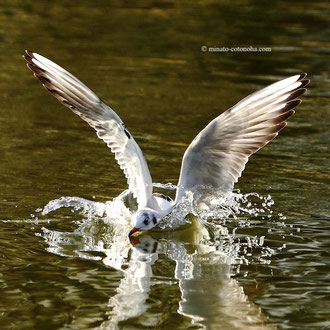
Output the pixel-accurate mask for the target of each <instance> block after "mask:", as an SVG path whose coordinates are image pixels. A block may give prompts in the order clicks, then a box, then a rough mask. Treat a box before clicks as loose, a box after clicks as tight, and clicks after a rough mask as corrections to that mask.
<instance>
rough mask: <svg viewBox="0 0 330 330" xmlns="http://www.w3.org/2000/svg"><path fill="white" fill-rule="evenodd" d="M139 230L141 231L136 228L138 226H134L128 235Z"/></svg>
mask: <svg viewBox="0 0 330 330" xmlns="http://www.w3.org/2000/svg"><path fill="white" fill-rule="evenodd" d="M137 231H139V229H138V228H136V227H134V228H133V229H132V230H131V231H130V232H129V234H128V236H131V235H133V234H134V233H136V232H137Z"/></svg>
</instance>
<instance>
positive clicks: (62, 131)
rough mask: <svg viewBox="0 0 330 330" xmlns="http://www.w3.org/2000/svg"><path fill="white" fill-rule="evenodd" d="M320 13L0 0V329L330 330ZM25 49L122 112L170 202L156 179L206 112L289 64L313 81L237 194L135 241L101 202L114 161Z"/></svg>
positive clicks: (174, 175)
mask: <svg viewBox="0 0 330 330" xmlns="http://www.w3.org/2000/svg"><path fill="white" fill-rule="evenodd" d="M329 17H330V11H329V5H328V3H327V2H325V1H318V2H315V1H303V2H301V1H291V2H289V3H288V2H283V1H275V2H273V4H272V6H270V5H269V3H268V2H265V1H258V2H256V1H244V2H243V1H242V2H237V3H235V5H233V4H232V3H228V2H226V1H203V2H202V1H197V2H194V3H193V4H192V3H190V2H189V3H188V2H185V1H181V2H179V3H177V2H174V1H158V2H152V1H142V2H139V4H133V3H131V2H130V1H114V2H112V3H111V4H109V3H108V2H106V1H96V2H93V3H91V2H89V1H80V2H79V6H78V5H76V4H73V3H72V2H69V1H62V2H61V3H49V2H41V1H40V2H38V1H33V2H32V1H24V2H23V1H4V4H3V5H2V6H1V9H0V40H1V43H0V49H1V52H0V59H1V63H2V70H1V73H0V76H1V79H0V103H1V111H0V133H1V134H0V142H1V144H0V145H1V147H0V220H1V223H0V243H1V254H0V256H1V263H0V286H1V291H2V297H1V302H0V311H1V312H0V324H1V327H2V328H24V329H29V328H38V329H39V328H40V329H42V328H48V329H49V328H124V329H138V328H164V329H168V328H171V327H172V328H175V329H186V328H192V329H200V328H203V327H206V328H209V329H260V328H265V329H268V328H270V329H271V328H285V329H301V328H306V329H314V328H320V329H323V328H324V329H325V328H328V327H330V320H329V308H328V305H329V296H330V292H329V291H330V278H329V270H330V266H329V264H330V258H329V253H330V246H329V238H330V227H329V219H330V216H329V195H330V194H329V183H330V173H329V165H330V161H329V158H330V153H329V137H330V134H329V120H330V112H329V106H328V102H329V97H330V93H329V86H330V77H329V64H328V63H329V60H328V57H329V56H328V55H329V52H330V48H329V34H330V30H329V24H328V23H329ZM202 46H207V47H214V46H218V47H249V46H253V47H271V49H272V51H271V52H252V53H247V52H226V53H220V52H215V53H211V52H203V51H201V47H202ZM26 48H27V49H32V50H34V51H37V52H39V53H41V54H43V55H45V56H46V57H49V58H51V59H52V60H54V61H55V62H57V63H59V64H60V65H62V66H64V67H65V68H67V69H68V70H69V71H71V72H72V73H73V74H75V75H77V76H78V77H79V78H80V79H81V80H82V81H84V82H85V83H86V84H87V85H88V86H89V87H90V88H92V89H93V90H94V91H95V92H96V93H97V94H98V95H99V96H100V97H101V98H102V99H104V100H105V101H106V102H107V103H108V104H109V105H111V107H112V108H113V109H114V110H115V111H117V112H118V114H119V115H120V117H121V118H122V119H123V120H124V122H125V124H126V126H127V127H128V128H129V130H130V132H131V133H132V134H133V135H134V137H135V139H136V140H137V141H138V143H139V145H140V146H141V148H142V150H143V151H144V154H145V155H146V158H147V160H148V164H149V168H150V171H151V174H152V176H153V181H154V182H157V183H161V185H160V188H158V190H160V191H163V192H166V193H169V194H170V195H172V196H173V194H174V191H173V190H171V189H167V188H168V187H166V186H164V185H166V184H167V183H172V184H174V185H175V184H176V183H177V180H178V176H179V171H180V163H181V159H182V155H183V153H184V151H185V149H186V148H187V146H188V145H189V143H190V142H191V140H192V139H193V138H194V137H195V136H196V134H197V133H198V132H199V131H200V130H201V129H202V128H204V127H205V125H206V124H207V123H208V122H209V121H210V120H212V119H213V118H214V117H216V116H217V115H219V114H220V113H221V112H222V111H224V110H225V109H227V108H228V107H230V106H232V105H233V104H235V103H236V102H237V101H239V100H240V99H242V98H243V97H245V96H246V95H247V94H249V93H251V92H253V91H255V90H257V89H260V88H262V87H264V86H266V85H267V84H270V83H272V82H275V81H277V80H280V79H282V78H284V77H287V76H289V75H292V74H296V73H300V72H308V73H309V78H310V79H311V80H312V82H311V84H310V87H309V89H308V93H307V94H306V95H304V96H303V97H302V98H303V103H302V104H301V105H300V106H299V108H298V109H297V113H296V114H295V116H294V117H292V118H291V119H290V121H289V125H288V127H287V128H286V129H285V130H284V131H282V132H281V133H280V135H279V137H277V138H276V140H275V141H273V142H272V143H271V144H269V145H268V146H267V147H266V148H264V149H262V150H261V151H259V152H258V153H257V154H256V155H254V156H253V157H252V158H251V160H250V161H249V163H248V165H247V168H246V170H245V171H244V175H243V177H242V178H241V179H240V181H239V183H238V184H237V186H236V188H237V189H239V192H238V191H236V192H235V194H236V195H234V196H235V197H234V200H232V201H231V202H230V203H229V204H228V203H227V204H225V205H226V207H221V205H223V204H222V203H221V200H219V199H215V200H213V201H212V200H208V202H207V205H208V206H210V207H211V209H212V207H213V208H215V209H212V210H211V211H212V212H211V213H210V214H207V212H206V213H205V212H204V213H203V212H201V213H198V212H197V211H196V210H195V209H193V210H191V211H192V213H194V212H193V211H194V210H195V211H196V212H195V217H188V219H187V220H186V221H187V222H191V223H190V224H189V223H188V224H186V225H185V226H183V227H182V228H180V230H176V231H172V232H160V233H159V232H151V233H147V234H145V235H142V236H141V237H140V239H139V241H136V242H135V245H134V246H133V245H132V244H131V243H130V242H129V240H128V238H127V232H128V231H129V228H130V223H129V219H130V213H129V211H128V210H127V209H126V208H125V207H124V204H123V203H122V202H121V199H117V204H116V205H114V204H113V203H111V201H112V200H113V198H115V197H117V196H119V195H120V194H121V193H122V192H123V191H125V190H126V182H125V178H124V176H123V174H122V173H121V171H120V169H119V168H118V166H117V164H116V162H115V160H114V157H113V155H112V154H111V153H110V151H109V150H108V149H107V147H106V146H105V144H104V143H102V141H99V140H98V139H97V138H96V135H95V133H94V132H93V130H92V129H90V128H89V127H88V126H87V125H86V124H85V123H84V122H82V121H81V120H80V119H79V118H78V117H77V116H76V115H74V114H72V113H71V112H70V111H69V110H68V109H66V108H64V107H63V106H61V105H60V104H59V103H58V101H57V100H55V99H54V98H52V96H51V95H49V94H47V93H46V91H44V90H43V88H42V87H41V86H40V84H39V83H38V82H37V81H36V80H35V79H34V78H33V76H32V74H31V72H29V70H28V69H27V68H26V67H25V63H24V61H23V59H22V58H21V57H20V56H21V55H22V54H23V50H24V49H26ZM69 196H71V197H72V198H68V197H69ZM52 201H53V202H52ZM50 202H51V203H50ZM49 203H50V204H49ZM46 205H48V208H47V207H46V208H45V206H46ZM228 205H229V206H230V207H229V206H228ZM55 209H56V210H55ZM42 210H44V212H42ZM104 211H108V212H104Z"/></svg>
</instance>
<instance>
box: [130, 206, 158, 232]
mask: <svg viewBox="0 0 330 330" xmlns="http://www.w3.org/2000/svg"><path fill="white" fill-rule="evenodd" d="M157 224H158V218H157V216H156V214H155V213H154V212H153V211H152V210H150V209H143V210H139V211H138V212H136V214H135V215H134V228H133V229H132V230H131V231H130V233H129V234H128V236H131V235H132V234H134V233H135V232H137V231H142V230H150V229H151V228H153V227H155V226H156V225H157Z"/></svg>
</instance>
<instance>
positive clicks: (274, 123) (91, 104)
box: [24, 50, 309, 236]
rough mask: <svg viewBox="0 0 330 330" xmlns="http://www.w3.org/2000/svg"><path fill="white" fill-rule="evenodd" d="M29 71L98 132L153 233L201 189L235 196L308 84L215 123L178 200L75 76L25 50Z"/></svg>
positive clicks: (198, 143)
mask: <svg viewBox="0 0 330 330" xmlns="http://www.w3.org/2000/svg"><path fill="white" fill-rule="evenodd" d="M24 58H25V60H26V61H27V66H28V67H29V68H30V69H31V70H32V71H33V73H34V75H35V77H36V78H38V79H39V80H40V82H41V83H42V84H43V86H44V87H45V88H46V89H47V90H48V91H49V92H50V93H52V94H53V95H54V96H55V97H56V98H57V99H58V100H59V101H60V102H61V103H63V104H64V105H65V106H67V107H68V108H70V109H71V110H72V111H73V112H74V113H76V114H77V115H79V116H80V117H81V118H82V119H83V120H84V121H86V122H87V123H88V124H89V125H90V126H91V127H93V128H94V129H95V130H96V134H97V136H98V137H99V138H100V139H101V140H103V141H104V142H105V143H106V144H107V145H108V147H109V148H110V149H111V151H112V152H113V153H114V154H115V158H116V160H117V162H118V164H119V166H120V168H121V169H122V170H123V171H124V174H125V176H126V178H127V183H128V186H129V190H130V191H131V192H132V193H133V195H134V197H135V198H136V200H137V203H138V210H137V212H136V213H135V214H134V219H133V220H134V227H133V229H132V230H131V231H130V233H129V236H131V235H132V234H134V233H135V232H137V231H143V230H150V229H152V228H153V227H155V226H156V225H157V224H158V223H159V221H160V220H161V219H162V218H164V217H165V216H166V215H167V214H169V213H170V212H171V211H172V210H173V209H174V207H175V206H176V205H177V204H179V203H180V202H181V201H182V200H183V198H184V196H185V195H186V193H187V192H188V191H191V190H193V189H196V188H198V187H204V188H205V187H207V188H211V189H217V190H221V191H223V192H227V191H231V190H232V189H233V187H234V184H235V183H236V182H237V180H238V178H239V177H240V176H241V174H242V171H243V170H244V168H245V164H246V163H247V161H248V158H249V156H251V155H252V154H253V153H255V152H256V151H258V150H259V149H260V148H262V147H263V146H264V145H265V144H267V143H268V142H269V141H271V140H272V139H274V138H275V137H276V136H277V134H278V132H279V131H280V130H281V129H283V128H284V127H285V126H286V121H287V119H288V118H289V117H291V116H292V115H293V114H294V110H293V109H294V108H295V107H296V106H298V105H299V104H300V103H301V100H299V99H298V97H299V96H300V95H302V94H304V93H305V91H306V89H305V88H304V87H305V86H307V85H308V83H309V80H308V79H305V77H306V74H305V73H303V74H298V75H295V76H292V77H289V78H286V79H283V80H281V81H279V82H276V83H274V84H272V85H269V86H268V87H265V88H263V89H261V90H260V91H257V92H255V93H252V94H250V95H249V96H247V97H246V98H244V99H243V100H241V101H240V102H238V103H237V104H236V105H234V106H233V107H231V108H230V109H228V110H226V111H225V112H223V113H222V114H221V115H219V116H218V117H216V118H215V119H213V120H212V121H211V122H210V123H209V124H208V125H207V126H206V127H205V128H204V129H203V130H202V131H201V132H200V133H199V134H198V135H197V136H196V137H195V139H194V140H193V141H192V142H191V144H190V145H189V147H188V148H187V150H186V151H185V153H184V156H183V159H182V165H181V172H180V177H179V182H178V185H177V191H176V197H175V200H172V199H171V198H170V197H167V196H165V195H162V194H156V193H154V194H153V191H152V190H153V184H152V179H151V175H150V172H149V169H148V165H147V162H146V160H145V158H144V155H143V153H142V151H141V149H140V147H139V146H138V144H137V143H136V141H135V140H134V138H133V136H132V134H131V133H130V132H129V131H128V129H127V128H126V127H125V125H124V123H123V121H122V120H121V119H120V117H119V116H118V115H117V114H116V113H115V112H114V111H113V110H112V109H111V108H110V107H109V106H108V105H107V104H105V103H104V102H103V101H102V100H101V99H100V98H99V97H98V96H97V95H96V94H94V92H92V91H91V90H90V89H89V88H88V87H87V86H86V85H84V84H83V83H82V82H81V81H80V80H78V79H77V78H76V77H75V76H73V75H72V74H71V73H69V72H68V71H66V70H65V69H63V68H62V67H60V66H59V65H57V64H55V63H54V62H52V61H50V60H49V59H47V58H45V57H43V56H41V55H39V54H37V53H35V52H32V51H28V50H26V54H25V55H24Z"/></svg>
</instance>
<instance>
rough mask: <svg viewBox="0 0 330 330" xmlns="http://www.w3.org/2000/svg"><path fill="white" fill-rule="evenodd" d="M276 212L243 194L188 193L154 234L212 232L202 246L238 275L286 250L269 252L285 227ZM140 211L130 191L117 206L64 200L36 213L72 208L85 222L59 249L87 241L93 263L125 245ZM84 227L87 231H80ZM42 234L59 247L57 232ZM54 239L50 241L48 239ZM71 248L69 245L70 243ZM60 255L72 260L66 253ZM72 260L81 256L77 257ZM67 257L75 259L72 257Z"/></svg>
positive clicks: (264, 200) (266, 200) (268, 201)
mask: <svg viewBox="0 0 330 330" xmlns="http://www.w3.org/2000/svg"><path fill="white" fill-rule="evenodd" d="M154 186H155V187H156V189H157V190H160V191H161V192H164V193H165V194H166V193H168V192H169V191H173V190H175V189H176V186H174V185H172V184H165V185H163V184H160V183H157V184H155V185H154ZM273 206H274V201H273V200H272V198H271V196H270V195H267V196H260V195H259V194H257V193H248V194H242V193H241V192H240V191H239V190H235V191H234V192H232V193H230V194H223V193H221V192H215V191H214V190H213V191H210V190H204V191H195V192H190V193H188V194H187V195H186V197H185V199H184V200H183V202H182V203H181V204H179V205H178V206H177V207H176V208H175V209H174V210H173V211H172V212H171V213H170V214H169V215H167V216H166V217H165V218H164V219H163V220H162V221H161V223H160V224H159V226H157V228H156V231H173V230H175V229H178V228H180V227H182V226H189V225H191V224H192V223H193V222H194V221H197V222H199V223H200V224H201V225H202V226H203V227H204V228H206V229H207V231H208V238H206V239H205V240H204V242H203V244H206V245H208V246H210V247H212V248H215V249H216V250H218V251H222V252H224V253H225V254H226V255H227V256H228V258H229V259H228V260H230V263H231V264H234V265H237V266H238V267H237V269H238V270H237V269H236V272H237V271H239V265H244V264H249V263H251V262H256V263H260V264H268V263H270V260H271V257H272V256H273V255H274V254H275V253H276V251H278V250H280V249H283V247H284V246H283V245H282V246H278V247H276V248H274V247H272V246H268V240H267V238H268V237H269V235H270V234H271V233H272V231H274V230H275V231H276V229H278V228H279V227H280V226H283V221H281V220H283V216H282V215H281V214H274V211H273V209H272V208H273ZM136 207H137V205H136V201H135V200H134V199H132V196H131V193H130V192H129V191H128V190H126V191H124V192H123V193H121V194H120V195H119V196H118V197H116V198H114V199H113V201H108V202H106V203H100V202H95V201H90V200H86V199H83V198H79V197H61V198H59V199H56V200H52V201H50V202H49V203H48V204H47V205H46V206H45V207H44V208H43V209H39V210H36V211H37V212H41V216H46V215H48V214H49V213H51V212H54V211H57V210H60V209H62V208H70V209H71V211H72V212H73V213H77V212H78V213H79V214H80V215H81V216H82V220H81V221H80V223H79V227H78V228H77V230H75V232H74V233H67V234H66V233H64V235H63V233H62V235H60V234H58V236H61V239H62V241H61V244H62V243H63V242H66V240H68V241H67V242H71V243H72V240H73V241H75V240H76V238H77V237H78V238H79V236H83V237H84V240H85V241H86V240H88V244H87V246H88V248H87V249H85V250H86V251H80V252H79V255H80V256H81V257H84V256H85V257H86V258H89V257H91V254H90V253H89V252H90V251H93V249H94V251H101V250H102V249H101V250H100V248H99V247H100V244H101V245H102V246H103V248H104V246H107V247H109V246H112V245H114V244H117V245H118V246H119V245H120V244H122V243H121V242H123V241H125V242H126V243H128V240H127V233H128V232H129V230H130V228H131V226H132V220H131V219H132V216H133V214H134V212H135V210H136ZM82 222H83V223H84V226H81V224H82ZM104 224H106V225H107V226H104ZM99 227H102V228H103V229H102V230H104V235H103V236H102V238H101V239H100V238H98V239H95V237H93V233H95V232H99V231H100V229H99ZM95 228H98V229H95ZM104 228H107V230H105V229H104ZM184 228H185V227H184ZM255 228H258V234H256V233H255V230H254V229H255ZM43 234H44V237H45V238H46V240H47V241H48V243H49V242H53V243H52V245H54V244H55V245H56V243H57V242H56V237H55V236H56V233H55V234H54V231H52V233H50V232H49V231H47V229H44V232H43ZM50 235H52V236H51V237H50ZM54 235H55V236H54ZM64 236H65V237H64ZM63 237H64V238H63ZM63 240H64V241H63ZM76 243H77V242H76ZM76 243H72V245H76ZM126 243H125V244H126ZM68 244H69V245H70V243H68ZM68 244H65V245H68ZM62 246H63V244H62ZM118 246H117V247H118ZM55 248H56V247H55ZM80 250H84V249H80ZM87 250H88V251H87ZM52 252H54V249H53V250H52ZM58 252H59V253H60V254H62V255H68V251H66V252H63V251H62V250H61V252H60V251H58ZM87 252H88V253H87ZM74 254H77V253H76V252H74ZM69 255H72V251H71V252H70V253H69ZM108 255H109V254H108Z"/></svg>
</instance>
